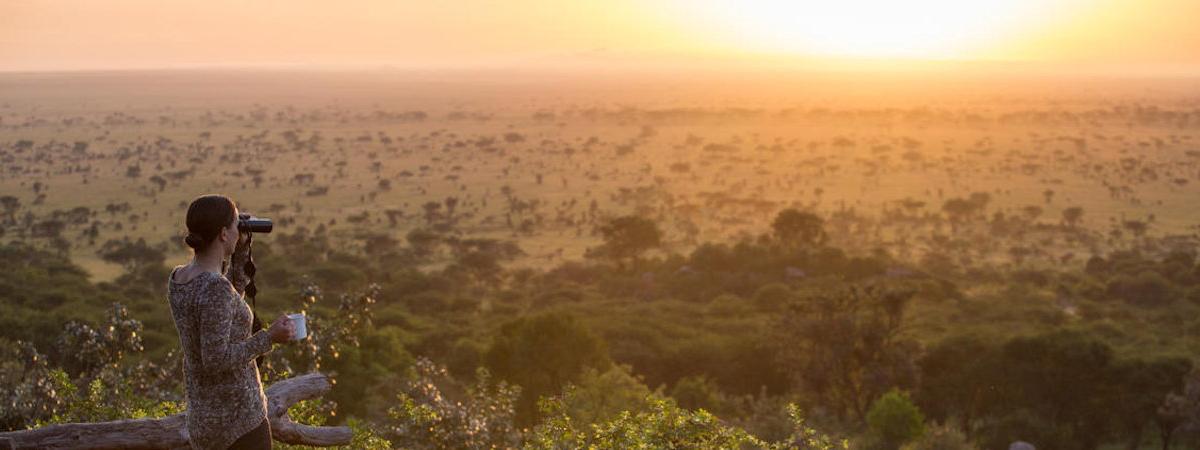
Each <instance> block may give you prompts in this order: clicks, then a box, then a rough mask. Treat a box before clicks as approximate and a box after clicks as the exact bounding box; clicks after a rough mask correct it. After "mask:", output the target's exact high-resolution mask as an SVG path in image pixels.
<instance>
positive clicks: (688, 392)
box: [671, 375, 727, 412]
mask: <svg viewBox="0 0 1200 450" xmlns="http://www.w3.org/2000/svg"><path fill="white" fill-rule="evenodd" d="M671 398H673V399H675V401H676V402H678V403H679V406H681V407H683V408H686V409H705V410H708V411H714V412H720V411H722V410H724V409H725V408H726V407H727V406H726V405H724V401H725V399H724V398H723V396H722V394H721V390H720V388H718V387H717V385H716V384H715V383H713V381H712V380H711V379H710V378H708V377H707V376H704V375H693V376H688V377H683V378H680V379H679V381H677V382H675V387H674V388H672V389H671Z"/></svg>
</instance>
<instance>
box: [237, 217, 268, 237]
mask: <svg viewBox="0 0 1200 450" xmlns="http://www.w3.org/2000/svg"><path fill="white" fill-rule="evenodd" d="M274 227H275V224H274V223H272V222H271V219H267V218H265V217H254V216H252V215H249V214H238V231H249V232H251V233H270V232H271V229H272V228H274Z"/></svg>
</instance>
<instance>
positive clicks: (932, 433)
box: [900, 424, 979, 450]
mask: <svg viewBox="0 0 1200 450" xmlns="http://www.w3.org/2000/svg"><path fill="white" fill-rule="evenodd" d="M900 448H901V450H979V447H977V446H976V445H975V444H972V443H971V441H969V440H968V439H967V436H966V435H964V434H963V433H962V432H961V431H959V430H958V429H957V428H954V427H951V426H948V425H937V424H935V425H933V426H930V427H927V428H926V429H925V433H924V434H922V435H921V437H920V438H919V439H917V440H916V441H913V442H910V443H908V444H904V446H903V447H900Z"/></svg>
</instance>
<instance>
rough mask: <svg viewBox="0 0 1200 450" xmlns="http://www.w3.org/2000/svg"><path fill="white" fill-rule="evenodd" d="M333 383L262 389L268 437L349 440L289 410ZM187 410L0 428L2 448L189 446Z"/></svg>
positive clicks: (293, 381) (314, 377)
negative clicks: (157, 415)
mask: <svg viewBox="0 0 1200 450" xmlns="http://www.w3.org/2000/svg"><path fill="white" fill-rule="evenodd" d="M331 387H332V384H330V382H329V378H328V377H326V376H325V375H324V374H321V373H318V372H313V373H309V374H305V375H301V376H298V377H295V378H289V379H286V380H282V381H279V382H277V383H275V384H272V385H271V386H269V387H267V389H266V392H265V394H266V396H267V417H268V418H269V419H270V421H271V437H272V438H273V439H275V440H277V441H280V442H284V443H288V444H298V445H312V446H318V447H327V446H331V445H345V444H349V443H350V439H351V437H352V432H351V431H350V428H349V427H315V426H310V425H303V424H298V423H295V422H293V421H292V419H291V418H290V417H288V415H287V410H288V408H290V407H291V406H292V405H294V404H296V402H299V401H301V400H308V399H313V398H317V397H320V396H321V395H323V394H325V393H326V392H328V391H329V388H331ZM185 414H187V411H184V412H183V413H180V414H175V415H173V416H168V417H162V418H158V419H130V420H116V421H112V422H96V423H64V424H58V425H50V426H46V427H42V428H37V429H33V430H21V431H11V432H6V433H0V449H10V448H11V449H35V448H36V449H56V448H64V449H65V448H70V449H96V450H100V449H185V448H188V434H187V425H186V416H185Z"/></svg>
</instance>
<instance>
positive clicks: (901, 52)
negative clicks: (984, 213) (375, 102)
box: [0, 0, 1200, 72]
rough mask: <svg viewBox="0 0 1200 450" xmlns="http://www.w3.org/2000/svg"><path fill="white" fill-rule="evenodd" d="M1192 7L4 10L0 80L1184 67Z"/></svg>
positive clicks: (1051, 1) (978, 1)
mask: <svg viewBox="0 0 1200 450" xmlns="http://www.w3.org/2000/svg"><path fill="white" fill-rule="evenodd" d="M1198 17H1200V0H953V1H950V0H905V1H894V0H839V1H836V2H834V1H829V0H821V1H807V0H740V1H738V0H600V1H594V0H570V1H563V0H504V1H487V0H439V1H401V0H340V1H337V2H333V1H325V0H321V1H317V0H287V1H276V0H255V1H246V0H237V1H233V0H104V1H99V0H0V71H10V72H11V71H18V72H27V71H64V70H66V71H74V70H136V69H163V68H168V69H169V68H189V67H313V68H318V67H334V68H336V67H389V68H416V69H422V68H486V67H507V68H533V69H536V68H561V67H587V66H588V65H601V66H629V67H647V66H654V65H680V64H708V65H715V66H743V65H755V64H765V65H796V66H804V67H809V66H811V67H820V66H832V65H837V64H855V63H858V62H870V63H874V64H879V65H884V66H888V67H903V66H905V65H914V64H921V63H925V62H930V61H934V62H937V61H941V62H947V61H949V62H960V63H965V62H988V63H997V62H1000V63H1011V64H1025V65H1029V64H1036V65H1046V66H1054V67H1068V68H1069V67H1105V68H1117V69H1124V70H1143V71H1155V70H1164V71H1171V70H1196V68H1198V67H1200V26H1196V25H1195V23H1194V22H1195V20H1196V18H1198Z"/></svg>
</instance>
